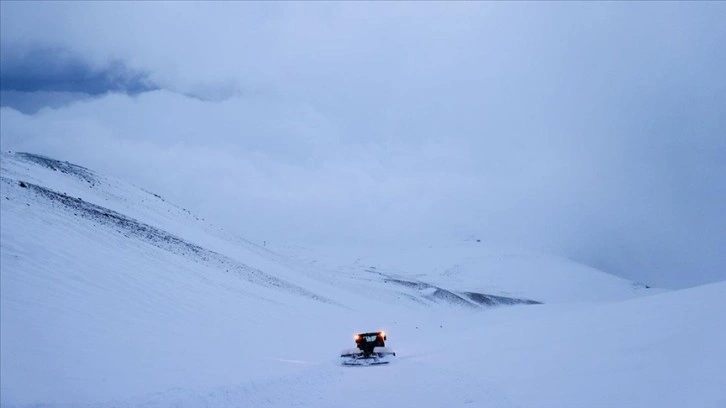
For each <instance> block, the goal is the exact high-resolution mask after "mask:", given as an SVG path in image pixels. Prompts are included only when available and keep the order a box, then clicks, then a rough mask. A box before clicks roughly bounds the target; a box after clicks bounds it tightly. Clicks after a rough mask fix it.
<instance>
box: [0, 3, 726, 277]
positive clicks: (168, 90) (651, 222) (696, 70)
mask: <svg viewBox="0 0 726 408" xmlns="http://www.w3.org/2000/svg"><path fill="white" fill-rule="evenodd" d="M0 11H1V13H0V34H1V36H0V52H1V55H0V57H1V58H0V63H1V67H0V68H1V69H2V71H1V73H2V87H1V88H0V91H1V92H2V95H1V96H2V100H1V102H2V105H3V108H2V109H1V110H0V115H1V116H0V119H1V121H0V131H1V133H0V136H1V143H2V149H3V150H14V151H31V152H36V153H42V154H47V155H50V156H53V157H56V158H58V159H62V160H69V161H72V162H75V163H78V164H81V165H85V166H87V167H91V168H93V169H95V170H97V171H100V172H103V173H108V174H111V175H115V176H118V177H121V178H123V179H126V180H128V181H130V182H132V183H134V184H137V185H139V186H142V187H144V188H146V189H149V190H152V191H154V192H157V193H160V194H162V195H164V196H165V197H167V198H168V199H170V200H172V201H174V202H176V203H179V204H180V205H182V206H184V207H186V208H190V209H192V210H194V211H195V212H196V213H198V214H199V215H201V216H204V217H206V218H207V219H208V220H210V221H213V222H214V223H216V224H219V225H222V226H225V227H227V228H229V229H233V230H236V231H238V232H239V233H240V235H242V236H245V237H247V238H248V239H251V240H253V241H259V242H261V241H262V240H267V241H273V240H274V241H286V242H297V243H307V244H311V245H312V244H315V245H330V244H341V243H346V244H347V243H350V244H355V245H382V244H385V245H389V246H393V247H395V246H397V245H404V244H413V243H421V244H425V243H429V242H440V241H442V240H455V239H463V238H467V237H470V236H476V237H478V238H481V239H483V240H484V241H486V242H496V243H503V244H507V245H513V246H516V247H522V248H528V249H537V250H543V251H547V252H552V253H556V254H559V255H563V256H568V257H571V258H573V259H576V260H578V261H582V262H584V263H588V264H590V265H593V266H596V267H599V268H601V269H604V270H607V271H610V272H613V273H617V274H620V275H622V276H626V277H629V278H631V279H635V280H639V281H643V282H647V283H649V284H653V285H659V286H666V287H683V286H690V285H696V284H699V283H704V282H710V281H716V280H723V279H726V215H725V211H724V208H726V74H724V73H726V45H725V44H726V24H724V23H723V21H726V3H716V2H714V3H707V2H683V3H676V2H663V3H655V2H639V3H620V2H606V3H575V2H557V3H525V2H512V3H506V2H496V3H468V2H466V3H465V2H457V3H434V2H422V3H389V2H373V3H360V2H358V3H349V2H345V3H343V2H341V3H333V2H312V3H303V2H284V3H247V2H244V3H242V2H239V3H231V2H215V3H192V2H178V3H173V2H153V3H149V2H143V3H142V2H113V3H112V2H69V3H63V2H32V3H31V2H24V3H21V2H5V1H4V2H2V3H0Z"/></svg>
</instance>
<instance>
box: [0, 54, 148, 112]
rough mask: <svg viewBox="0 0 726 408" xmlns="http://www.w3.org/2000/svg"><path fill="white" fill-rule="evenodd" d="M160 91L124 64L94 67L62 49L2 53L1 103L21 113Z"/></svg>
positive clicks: (120, 62)
mask: <svg viewBox="0 0 726 408" xmlns="http://www.w3.org/2000/svg"><path fill="white" fill-rule="evenodd" d="M155 89H159V88H158V87H157V86H156V85H154V84H153V83H152V82H151V81H150V80H149V77H148V74H146V73H143V72H135V71H133V70H131V69H129V68H128V67H127V66H126V65H125V64H124V63H123V62H122V61H112V62H109V63H107V64H104V65H103V66H95V65H93V64H91V63H90V62H89V61H87V60H85V59H84V58H83V57H82V56H80V55H78V54H77V53H75V52H72V51H70V50H69V49H67V48H63V47H59V46H33V47H21V46H13V45H12V44H5V45H3V47H2V51H1V52H0V101H1V105H2V106H9V107H12V108H15V109H18V110H20V111H22V112H26V113H33V112H36V111H37V110H38V109H40V108H42V107H46V106H50V107H59V106H63V105H65V104H67V103H71V102H74V101H77V100H82V99H86V98H88V97H92V96H98V95H103V94H106V93H109V92H120V93H125V94H129V95H135V94H139V93H141V92H148V91H152V90H155Z"/></svg>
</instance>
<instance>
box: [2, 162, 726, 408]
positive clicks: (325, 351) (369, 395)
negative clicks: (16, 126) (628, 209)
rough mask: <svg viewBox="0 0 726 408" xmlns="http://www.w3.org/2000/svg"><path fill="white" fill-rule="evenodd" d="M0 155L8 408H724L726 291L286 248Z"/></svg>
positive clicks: (116, 188) (459, 247)
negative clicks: (362, 357)
mask: <svg viewBox="0 0 726 408" xmlns="http://www.w3.org/2000/svg"><path fill="white" fill-rule="evenodd" d="M1 160H2V162H1V164H2V174H1V176H2V179H1V180H0V193H1V194H0V200H1V201H2V206H1V207H0V210H1V212H0V217H1V218H0V272H1V279H2V281H1V285H0V353H1V358H0V377H1V380H2V381H1V384H0V387H1V389H0V391H1V392H0V404H2V406H15V405H23V404H49V405H51V406H73V407H75V406H82V405H84V404H91V406H103V407H105V406H145V407H146V406H189V407H196V406H219V407H232V406H234V407H238V406H280V407H287V406H294V405H299V406H315V407H320V406H331V407H332V406H341V405H346V406H351V405H352V406H369V405H371V404H375V405H378V406H411V405H418V406H492V407H506V406H512V407H514V406H524V407H538V406H553V407H554V406H558V407H560V406H561V407H566V406H578V407H580V406H592V407H596V406H650V405H651V404H650V403H651V402H652V403H656V402H657V403H658V406H683V405H667V404H665V405H663V404H661V402H668V401H677V402H681V401H696V402H702V403H703V405H700V406H715V405H714V404H717V403H720V401H722V400H720V399H719V398H721V397H722V394H719V392H718V390H719V388H718V386H720V385H721V384H723V379H724V375H723V374H722V373H720V372H716V369H715V367H717V364H722V363H723V358H724V351H723V350H722V349H721V348H719V344H720V343H723V342H725V341H726V339H724V331H725V330H724V326H725V325H724V324H723V323H724V322H723V317H722V315H721V314H720V313H718V311H719V310H720V309H719V302H720V299H721V298H723V295H724V294H725V293H724V285H723V284H722V285H711V286H709V287H704V288H696V289H692V290H689V291H684V292H682V293H680V292H677V293H666V294H658V295H656V296H647V295H651V294H654V293H660V291H655V290H652V289H646V288H644V287H643V286H641V285H636V284H634V283H632V282H627V281H624V280H622V279H618V278H615V277H612V276H610V275H607V274H604V273H602V272H600V271H597V270H593V269H591V268H588V267H586V266H583V265H578V264H575V263H573V262H570V261H568V260H563V259H558V258H555V257H550V256H546V255H542V254H527V253H524V252H516V251H502V250H498V249H493V248H491V247H484V246H483V245H480V243H476V242H462V243H457V244H455V245H448V246H444V247H442V246H434V247H432V248H424V249H422V250H414V251H412V250H405V251H404V250H402V249H396V248H388V249H387V250H385V251H383V250H370V249H368V250H367V251H362V250H351V249H347V250H339V249H336V250H334V251H325V250H322V249H321V250H315V251H310V250H304V249H300V248H299V247H281V248H282V249H280V250H278V251H277V252H273V251H270V250H269V248H265V247H261V246H259V245H256V244H254V243H252V242H249V241H246V240H244V239H241V238H239V237H237V236H235V235H234V234H232V233H230V232H229V231H225V230H224V229H223V228H220V227H216V226H213V225H211V224H209V223H207V222H206V221H205V220H204V219H203V218H201V217H198V216H195V215H193V214H191V213H190V212H189V211H187V210H185V209H183V208H181V207H177V206H175V205H172V204H170V203H168V202H166V201H165V200H164V199H163V198H161V197H159V196H158V195H155V194H153V193H149V192H147V191H144V190H142V189H140V188H137V187H134V186H132V185H129V184H127V183H124V182H122V181H120V180H116V179H113V178H110V177H105V176H101V175H99V174H96V173H94V172H93V171H91V170H88V169H85V168H82V167H79V166H76V165H72V164H69V163H65V162H61V161H57V160H53V159H50V158H45V157H42V156H36V155H30V154H11V153H3V154H2V158H1ZM326 254H327V255H326ZM643 296H645V297H643ZM623 299H630V300H627V301H622V300H623ZM615 301H617V302H619V303H612V302H615ZM540 302H544V303H545V304H535V303H540ZM501 304H513V305H515V306H513V307H507V308H490V307H489V306H492V305H501ZM380 328H385V329H387V331H388V332H389V345H390V346H392V347H393V348H395V349H396V350H397V351H398V357H397V360H396V362H395V363H394V364H392V365H391V366H387V367H376V368H375V369H372V368H368V369H359V370H355V369H349V368H348V369H345V368H343V367H340V366H338V365H337V359H336V352H337V351H339V350H340V349H342V348H344V347H349V346H350V345H351V343H352V339H351V337H350V335H351V334H352V333H353V332H355V331H359V330H375V329H380ZM699 339H700V340H699ZM697 340H698V341H697ZM719 342H720V343H719ZM674 353H678V354H679V356H678V358H677V359H676V360H675V361H676V362H677V367H674V370H671V371H665V370H664V368H667V364H668V362H669V361H673V359H670V358H669V357H668V356H667V355H670V354H674ZM707 356H708V357H709V358H708V359H706V357H707ZM661 357H662V358H661ZM372 370H376V371H372ZM686 375H687V377H686ZM588 378H593V379H597V381H594V380H593V382H588V380H587V379H588ZM679 381H680V382H683V381H686V382H685V384H687V387H684V388H681V389H679V388H677V387H670V388H668V389H664V390H661V389H660V388H659V387H665V386H667V385H671V384H672V383H675V382H679ZM616 389H624V390H626V391H627V392H625V393H617V392H615V390H616ZM442 390H445V391H446V392H442ZM351 395H366V398H363V399H358V398H356V399H351ZM699 398H700V399H699ZM723 401H726V399H723ZM709 404H710V405H709ZM694 406H699V405H694Z"/></svg>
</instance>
